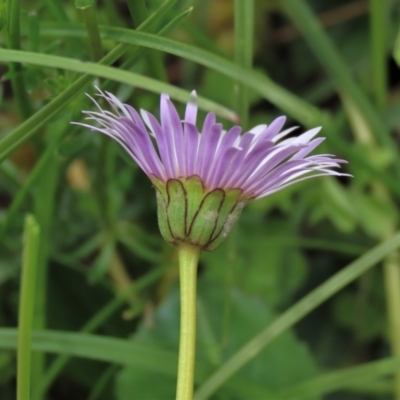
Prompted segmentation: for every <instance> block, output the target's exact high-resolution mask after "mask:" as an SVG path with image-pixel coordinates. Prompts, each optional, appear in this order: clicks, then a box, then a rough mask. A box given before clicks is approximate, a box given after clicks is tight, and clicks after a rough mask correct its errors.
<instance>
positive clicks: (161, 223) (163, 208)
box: [156, 187, 177, 244]
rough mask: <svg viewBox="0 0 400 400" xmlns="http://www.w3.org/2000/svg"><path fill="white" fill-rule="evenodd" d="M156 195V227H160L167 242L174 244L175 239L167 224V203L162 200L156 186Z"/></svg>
mask: <svg viewBox="0 0 400 400" xmlns="http://www.w3.org/2000/svg"><path fill="white" fill-rule="evenodd" d="M156 196H157V219H158V227H159V228H160V232H161V235H162V237H163V238H164V239H165V240H166V241H167V242H168V243H171V244H176V243H177V241H176V240H175V239H174V237H173V235H172V233H171V230H170V228H169V224H168V218H167V203H166V202H165V201H164V197H163V195H162V194H161V191H160V190H159V189H158V188H157V187H156Z"/></svg>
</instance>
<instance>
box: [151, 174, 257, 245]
mask: <svg viewBox="0 0 400 400" xmlns="http://www.w3.org/2000/svg"><path fill="white" fill-rule="evenodd" d="M152 182H153V183H154V186H155V188H156V192H157V204H158V210H157V213H158V225H159V227H160V231H161V234H162V236H163V237H164V239H165V240H166V241H167V242H169V243H171V244H172V245H174V246H175V245H177V244H179V243H188V244H191V245H193V246H196V247H199V248H201V250H206V251H211V250H215V249H216V248H217V247H219V246H220V244H221V243H222V242H223V241H224V240H225V239H226V237H227V236H228V234H229V232H230V231H231V229H232V228H233V226H234V224H235V222H236V220H237V219H238V218H239V216H240V213H241V212H242V209H243V207H244V206H245V205H246V203H247V202H248V200H249V199H248V198H246V197H244V196H243V193H242V190H241V189H228V190H226V189H225V190H223V189H214V190H207V189H206V188H205V186H204V185H203V183H202V181H201V180H200V178H199V177H198V176H197V175H194V176H191V177H189V178H180V179H169V180H168V181H167V182H166V183H164V182H162V181H161V180H159V179H157V178H155V177H152Z"/></svg>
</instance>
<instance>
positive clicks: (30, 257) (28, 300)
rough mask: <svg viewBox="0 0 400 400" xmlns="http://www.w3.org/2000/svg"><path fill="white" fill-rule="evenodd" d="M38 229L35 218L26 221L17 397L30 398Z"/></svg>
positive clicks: (24, 399) (21, 399) (30, 217)
mask: <svg viewBox="0 0 400 400" xmlns="http://www.w3.org/2000/svg"><path fill="white" fill-rule="evenodd" d="M39 234H40V228H39V225H38V224H37V223H36V221H35V219H34V217H33V216H32V215H29V216H28V217H27V218H26V220H25V232H24V255H23V265H22V275H21V294H20V303H19V318H18V320H19V321H18V355H17V364H18V367H17V400H29V399H30V398H31V397H30V381H31V342H32V324H33V308H34V304H35V303H34V300H35V297H36V295H35V290H36V275H37V267H38V255H39Z"/></svg>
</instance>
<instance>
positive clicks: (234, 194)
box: [211, 189, 242, 240]
mask: <svg viewBox="0 0 400 400" xmlns="http://www.w3.org/2000/svg"><path fill="white" fill-rule="evenodd" d="M241 194H242V190H241V189H230V190H225V198H224V202H223V203H222V205H221V208H220V210H219V212H218V221H217V225H216V227H215V230H214V232H213V235H212V237H211V240H214V239H215V238H216V237H217V236H218V235H220V234H221V231H222V229H223V227H224V225H225V223H226V220H227V218H228V216H229V215H230V214H231V213H232V212H233V210H234V209H235V206H236V204H237V203H238V201H239V198H240V195H241Z"/></svg>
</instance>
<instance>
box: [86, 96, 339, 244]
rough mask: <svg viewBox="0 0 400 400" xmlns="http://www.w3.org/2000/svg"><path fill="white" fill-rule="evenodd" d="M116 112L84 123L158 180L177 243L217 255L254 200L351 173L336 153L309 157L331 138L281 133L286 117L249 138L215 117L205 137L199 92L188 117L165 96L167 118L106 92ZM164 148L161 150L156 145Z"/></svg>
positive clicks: (165, 222)
mask: <svg viewBox="0 0 400 400" xmlns="http://www.w3.org/2000/svg"><path fill="white" fill-rule="evenodd" d="M98 95H99V96H100V97H103V98H104V99H105V100H106V101H107V102H108V103H109V105H110V106H111V108H112V109H113V110H114V113H112V112H110V111H106V110H104V109H102V108H101V107H100V106H99V104H98V103H97V102H96V101H95V100H94V99H92V100H93V102H94V103H95V104H96V106H97V108H98V111H97V112H94V111H85V112H84V113H85V114H86V115H87V116H88V117H87V119H88V120H92V121H94V122H96V123H98V124H99V127H98V126H92V125H88V124H81V125H83V126H86V127H88V128H90V129H92V130H95V131H98V132H101V133H103V134H105V135H107V136H110V137H111V138H113V139H114V140H115V141H116V142H118V143H119V144H120V145H121V146H122V147H123V148H124V149H125V150H126V152H127V153H128V154H129V155H130V156H131V157H132V158H133V159H134V160H135V162H136V163H137V164H138V165H139V167H140V168H141V169H142V170H143V171H144V172H145V173H146V175H147V176H148V177H149V178H150V180H151V181H152V183H153V185H154V187H155V189H156V193H157V202H158V221H159V227H160V230H161V233H162V235H163V237H164V238H165V239H166V240H167V241H168V242H170V243H171V244H174V245H178V244H180V243H188V244H190V245H193V246H196V247H198V248H200V249H201V250H213V249H215V248H217V247H218V246H219V245H220V244H221V243H222V241H223V240H224V239H225V238H226V236H227V235H228V233H229V231H230V230H231V229H232V227H233V225H234V223H235V221H236V220H237V218H238V217H239V215H240V213H241V211H242V209H243V207H244V206H245V205H246V203H247V202H249V201H250V200H254V199H259V198H262V197H265V196H268V195H270V194H272V193H275V192H277V191H279V190H282V189H284V188H286V187H288V186H290V185H293V184H294V183H297V182H300V181H303V180H305V179H309V178H314V177H317V176H323V175H336V176H340V175H345V174H343V173H340V172H337V171H335V170H333V168H338V167H340V164H341V163H345V161H344V160H340V159H335V158H332V157H333V156H332V155H329V154H322V155H311V156H310V155H309V154H310V153H311V152H312V151H313V150H314V149H315V148H316V147H317V146H318V145H319V144H321V143H322V142H323V141H324V138H314V137H315V136H316V135H317V134H318V132H319V131H320V129H321V128H320V127H318V128H314V129H311V130H309V131H307V132H305V133H303V134H301V135H300V136H298V137H289V138H287V136H288V135H289V134H290V133H291V132H292V131H293V130H294V129H295V128H290V129H286V130H284V131H282V132H281V129H282V128H283V125H284V123H285V120H286V118H285V117H278V118H276V119H275V120H274V121H272V123H271V124H270V125H258V126H256V127H255V128H253V129H251V130H250V131H248V132H245V133H244V134H241V133H242V129H241V128H240V127H239V126H234V127H232V128H230V129H229V130H228V131H224V130H223V127H222V125H221V124H219V123H217V122H216V117H215V114H213V113H209V114H207V116H206V117H205V119H204V122H203V127H202V129H201V131H200V132H199V131H198V129H197V127H196V119H197V106H196V103H195V98H196V93H195V92H192V97H193V100H192V101H191V102H189V103H188V104H187V106H186V112H185V116H184V118H183V119H181V118H180V117H179V115H178V112H177V111H176V109H175V107H174V105H173V104H172V102H171V101H170V99H169V97H168V96H167V95H166V94H162V95H161V104H160V120H161V122H159V121H157V119H156V118H155V117H154V116H153V115H152V114H150V113H148V112H147V111H143V110H141V111H140V114H139V113H138V112H137V111H136V110H135V109H134V108H133V107H131V106H129V105H127V104H123V103H121V101H119V100H118V99H117V98H116V97H115V96H114V95H113V94H111V93H108V92H102V91H100V90H99V94H98ZM155 144H156V146H155Z"/></svg>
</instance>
